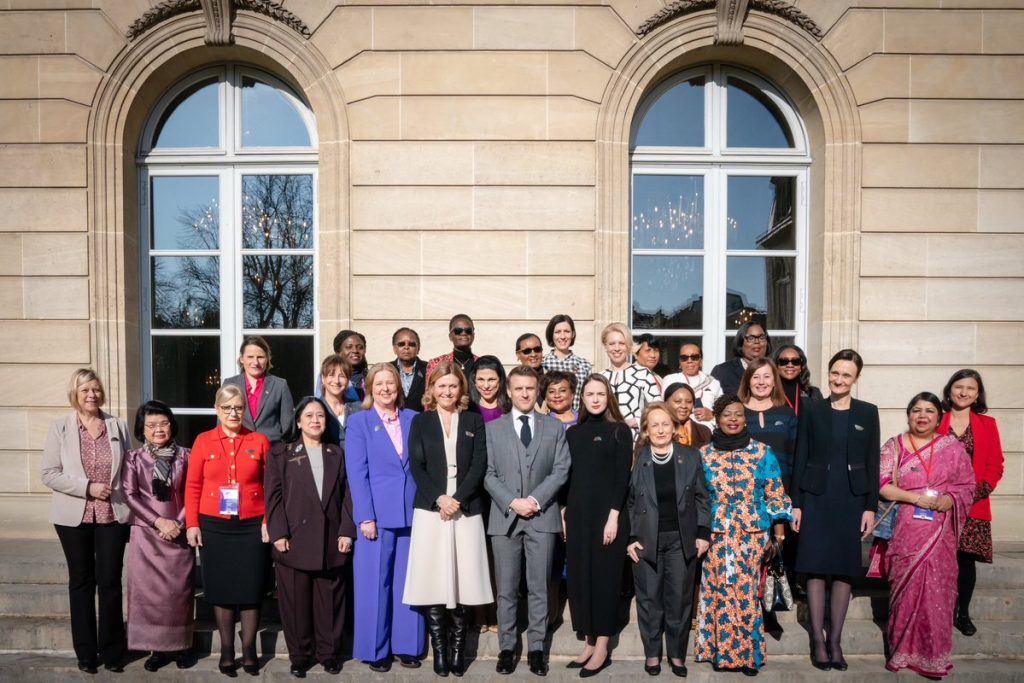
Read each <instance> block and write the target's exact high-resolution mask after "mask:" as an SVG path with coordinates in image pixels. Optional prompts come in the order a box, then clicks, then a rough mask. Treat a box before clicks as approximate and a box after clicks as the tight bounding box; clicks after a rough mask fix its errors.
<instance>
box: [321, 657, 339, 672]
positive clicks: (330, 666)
mask: <svg viewBox="0 0 1024 683" xmlns="http://www.w3.org/2000/svg"><path fill="white" fill-rule="evenodd" d="M324 671H326V672H327V673H329V674H331V675H332V676H336V675H337V674H340V673H341V662H339V661H338V660H337V659H328V660H326V661H325V662H324Z"/></svg>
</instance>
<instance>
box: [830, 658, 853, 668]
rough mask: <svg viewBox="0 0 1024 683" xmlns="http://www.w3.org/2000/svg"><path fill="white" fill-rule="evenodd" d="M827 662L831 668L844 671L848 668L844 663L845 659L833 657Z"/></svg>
mask: <svg viewBox="0 0 1024 683" xmlns="http://www.w3.org/2000/svg"><path fill="white" fill-rule="evenodd" d="M829 664H831V665H832V668H833V669H835V670H836V671H846V670H847V669H848V668H850V667H849V666H847V664H846V659H834V660H832V661H831V662H829Z"/></svg>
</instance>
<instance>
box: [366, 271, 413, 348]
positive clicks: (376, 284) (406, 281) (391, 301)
mask: <svg viewBox="0 0 1024 683" xmlns="http://www.w3.org/2000/svg"><path fill="white" fill-rule="evenodd" d="M396 275H397V273H395V274H390V275H385V276H368V275H357V276H353V277H352V317H353V318H354V319H360V318H368V319H374V320H395V321H398V322H400V323H403V324H404V323H406V322H408V321H413V320H416V319H418V318H419V317H420V309H421V307H422V303H421V302H422V301H423V295H422V292H421V286H420V280H421V278H420V277H418V276H405V277H396ZM356 329H359V328H358V327H356ZM392 330H394V327H393V328H392ZM388 346H390V344H389V345H388ZM376 348H378V349H379V348H381V347H379V346H378V347H376Z"/></svg>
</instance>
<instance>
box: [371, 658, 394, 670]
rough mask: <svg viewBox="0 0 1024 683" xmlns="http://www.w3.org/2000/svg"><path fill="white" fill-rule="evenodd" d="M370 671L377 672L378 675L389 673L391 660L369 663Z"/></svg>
mask: <svg viewBox="0 0 1024 683" xmlns="http://www.w3.org/2000/svg"><path fill="white" fill-rule="evenodd" d="M369 666H370V670H371V671H376V672H377V673H381V674H382V673H387V672H388V671H391V659H390V658H388V657H385V658H384V659H378V660H377V661H376V662H370V663H369Z"/></svg>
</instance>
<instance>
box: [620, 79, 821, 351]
mask: <svg viewBox="0 0 1024 683" xmlns="http://www.w3.org/2000/svg"><path fill="white" fill-rule="evenodd" d="M698 76H703V77H704V83H705V85H704V87H705V97H704V143H705V144H704V146H703V147H656V146H641V147H636V146H634V147H632V148H631V150H630V206H631V207H632V206H633V189H634V180H635V178H636V177H637V176H642V175H658V176H664V175H687V176H693V175H701V176H703V178H704V244H703V247H702V248H699V249H633V248H632V232H633V228H632V224H631V225H630V297H629V301H630V304H629V314H630V324H631V325H632V322H633V321H632V310H633V306H632V301H633V296H632V292H633V277H632V257H633V256H637V255H654V256H702V257H703V258H704V268H703V276H704V277H703V280H704V292H703V326H702V327H701V329H699V330H698V329H685V330H684V329H676V330H654V329H652V330H648V329H644V330H636V331H637V332H641V331H642V332H650V333H651V334H654V335H656V336H661V337H700V338H701V339H702V349H703V351H704V357H705V358H706V359H708V361H709V362H711V361H712V360H713V359H717V360H716V361H715V362H718V361H720V360H726V359H728V358H731V357H732V350H731V348H729V346H728V344H727V342H726V337H727V336H730V335H731V331H730V330H728V329H727V326H726V319H725V318H726V316H725V307H726V299H727V294H728V292H727V289H726V282H727V280H726V277H727V272H726V264H727V261H728V258H729V257H730V256H760V257H771V256H780V257H795V259H796V262H795V264H794V277H795V279H796V282H795V283H794V287H793V290H794V297H795V298H796V300H795V302H794V310H793V325H794V326H793V327H792V328H790V329H775V328H772V329H770V330H768V332H769V334H770V335H772V336H773V337H792V338H793V340H794V343H796V344H798V345H800V346H801V347H804V346H805V345H806V335H807V286H806V282H807V256H808V233H809V229H808V221H809V206H808V190H809V182H810V166H811V161H812V160H811V156H810V151H809V147H808V140H807V131H806V129H805V127H804V125H803V122H802V120H801V119H800V117H799V116H798V115H797V113H796V107H795V106H794V105H793V104H792V103H791V102H790V101H789V100H788V99H786V98H785V96H784V95H783V94H781V93H780V92H779V91H778V90H777V89H776V88H775V87H774V86H772V85H771V84H770V83H768V81H766V80H764V79H763V78H760V77H759V76H757V75H755V74H752V73H750V72H748V71H745V70H743V69H739V68H736V67H732V66H727V65H720V64H714V65H707V66H702V67H697V68H693V69H688V70H686V71H683V72H680V73H678V74H675V75H674V76H672V77H671V78H669V79H667V80H666V81H665V82H664V83H662V84H661V85H659V86H658V87H657V88H656V89H654V90H653V91H651V93H650V94H649V95H648V96H647V97H646V98H645V100H644V102H643V103H642V105H641V106H640V107H639V108H638V110H637V114H636V118H635V124H634V133H633V135H634V139H635V134H636V130H637V129H638V128H639V123H640V122H641V121H642V120H643V117H644V116H645V115H646V114H647V112H648V111H649V110H650V108H651V107H652V106H653V104H654V103H655V102H656V101H657V99H658V97H659V96H660V95H661V94H662V93H664V92H665V91H667V90H669V89H671V88H673V87H675V86H676V85H677V84H679V83H680V82H682V81H688V80H690V79H693V78H695V77H698ZM730 78H732V79H740V80H743V81H745V82H747V83H749V84H751V85H754V86H755V87H757V88H758V89H759V90H760V91H761V92H762V93H763V94H764V95H765V96H766V97H768V98H769V99H770V100H771V101H772V103H773V104H774V105H775V106H776V107H777V108H778V110H779V112H780V113H781V114H782V116H783V117H784V119H785V123H786V125H787V126H788V127H789V132H790V135H792V137H793V147H791V148H763V149H762V148H757V149H751V148H729V147H726V131H727V121H728V119H727V114H728V112H727V111H726V107H727V99H726V93H727V87H726V86H727V83H728V79H730ZM731 176H758V177H783V176H785V177H793V178H796V196H795V197H794V198H793V201H794V210H795V214H796V220H795V221H794V229H795V230H796V235H795V248H794V249H789V250H764V251H761V250H756V249H751V250H735V249H734V250H730V249H728V248H727V233H726V230H725V229H724V227H725V225H726V221H727V212H728V201H727V189H728V181H729V177H731ZM631 215H632V209H631ZM706 369H710V367H708V368H706Z"/></svg>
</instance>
